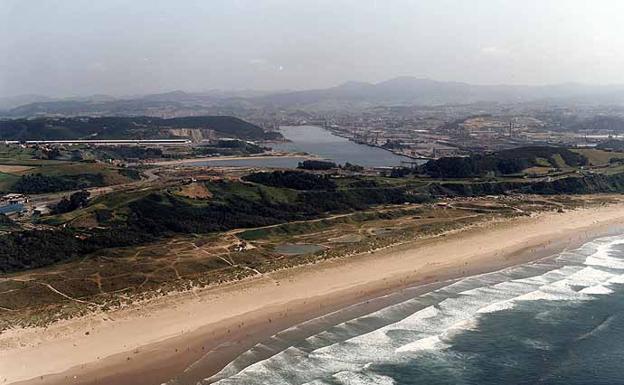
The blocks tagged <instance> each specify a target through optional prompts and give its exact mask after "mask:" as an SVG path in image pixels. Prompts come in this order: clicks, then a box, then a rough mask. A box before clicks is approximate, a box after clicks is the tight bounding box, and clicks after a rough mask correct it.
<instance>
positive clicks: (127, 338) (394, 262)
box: [0, 204, 624, 385]
mask: <svg viewBox="0 0 624 385" xmlns="http://www.w3.org/2000/svg"><path fill="white" fill-rule="evenodd" d="M623 225H624V205H622V204H614V205H607V206H602V207H597V208H587V209H578V210H572V211H568V212H565V213H541V214H538V215H535V216H532V217H523V218H516V219H512V220H509V221H505V222H500V221H498V222H490V223H486V224H484V225H483V226H480V227H476V228H471V229H467V230H464V231H460V232H456V233H453V234H447V235H445V236H441V237H435V238H431V239H423V240H418V241H414V242H411V243H407V244H403V245H400V246H396V247H392V248H388V249H385V250H382V251H379V252H375V253H367V254H362V255H358V256H354V257H350V258H344V259H335V260H329V261H324V262H321V263H318V264H316V265H308V266H301V267H297V268H293V269H289V270H283V271H277V272H273V273H269V274H265V275H263V276H261V277H254V278H251V279H247V280H244V281H241V282H237V283H231V284H226V285H222V286H219V287H213V288H207V289H203V290H195V291H193V292H186V293H177V294H172V295H168V296H166V297H163V298H159V299H156V300H152V301H149V302H145V303H141V304H137V305H136V306H133V307H131V308H127V309H122V310H117V311H113V312H110V313H106V314H105V313H97V314H91V315H88V316H85V317H82V318H79V319H73V320H66V321H59V322H57V323H55V324H52V325H50V326H49V327H47V328H31V329H14V330H8V331H6V332H4V333H2V334H0V383H4V384H12V383H18V382H19V383H24V384H95V383H97V384H115V385H124V384H133V385H138V384H160V383H162V382H164V381H166V380H168V379H170V378H172V377H174V376H175V375H177V374H179V373H180V372H181V371H183V370H184V368H186V367H187V366H188V365H189V364H191V363H192V362H194V361H195V360H197V359H198V358H199V357H202V356H203V355H204V354H206V353H207V352H209V351H213V350H214V349H215V348H216V347H217V346H218V347H219V348H218V349H217V350H216V351H213V352H212V353H211V360H210V365H209V366H210V367H209V368H204V370H208V371H213V372H214V371H217V370H219V369H220V368H221V367H222V366H224V365H225V364H226V363H227V362H228V361H229V360H231V359H233V358H234V357H235V356H236V355H237V354H239V353H240V352H242V351H244V350H245V349H247V348H248V347H249V346H252V345H253V344H254V343H256V342H258V341H261V340H263V339H265V338H267V337H269V336H271V335H273V334H275V333H276V332H278V331H280V330H283V329H285V328H287V327H289V326H292V325H294V324H297V323H300V322H302V321H304V320H306V319H310V318H312V317H316V316H320V315H322V314H326V313H329V312H331V311H334V310H337V309H340V308H343V307H345V306H348V305H350V304H354V303H358V302H362V301H366V300H369V299H372V298H375V297H379V296H381V295H383V294H386V293H389V292H393V291H396V290H400V289H401V288H405V287H407V286H413V285H419V284H428V283H434V282H439V281H444V280H448V279H454V278H460V277H463V276H468V275H474V274H479V273H483V272H488V271H494V270H498V269H501V268H504V267H507V266H511V265H515V264H519V263H524V262H527V261H531V260H537V259H540V258H543V257H546V256H549V255H552V254H554V253H556V252H558V251H560V250H562V249H564V248H570V247H575V246H578V245H580V244H581V243H583V242H585V241H587V240H588V239H591V238H595V237H598V236H602V235H606V234H612V233H622V232H624V227H623Z"/></svg>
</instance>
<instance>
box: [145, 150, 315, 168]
mask: <svg viewBox="0 0 624 385" xmlns="http://www.w3.org/2000/svg"><path fill="white" fill-rule="evenodd" d="M299 158H305V159H318V157H316V156H313V155H306V154H291V153H275V152H270V153H264V154H258V155H249V156H212V157H199V158H188V159H176V160H164V161H157V162H149V163H147V164H150V165H154V166H175V165H185V164H194V163H203V162H205V163H210V162H221V161H231V160H252V159H299Z"/></svg>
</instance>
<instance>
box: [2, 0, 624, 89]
mask: <svg viewBox="0 0 624 385" xmlns="http://www.w3.org/2000/svg"><path fill="white" fill-rule="evenodd" d="M181 4H183V5H184V6H183V7H182V6H181ZM623 11H624V3H623V2H620V1H617V0H604V1H601V2H599V3H596V2H589V1H583V0H546V1H538V0H529V1H525V2H514V1H509V0H476V1H471V2H465V1H461V0H441V1H409V0H396V1H393V2H392V3H390V4H388V2H381V1H374V0H363V1H355V0H344V1H340V2H336V1H330V0H320V1H315V2H314V3H311V2H307V1H306V2H304V1H287V0H271V1H264V2H262V4H259V2H255V1H251V0H238V1H227V0H214V1H210V2H202V1H199V0H184V1H181V2H180V1H178V2H176V3H175V4H173V3H172V2H168V1H148V0H136V1H132V2H126V1H122V0H110V1H106V2H90V3H85V2H80V1H78V0H50V1H43V0H33V1H28V2H23V1H18V0H5V1H3V2H2V3H0V20H2V26H0V36H2V37H3V38H2V39H0V52H2V53H3V54H2V55H0V97H7V96H15V95H23V94H42V95H48V96H52V97H64V96H84V95H92V94H109V95H114V96H123V95H137V94H148V93H158V92H167V91H172V90H184V91H189V92H201V91H206V90H211V89H223V90H241V89H256V90H283V89H290V90H301V89H315V88H326V87H332V86H336V85H338V84H341V83H344V82H347V81H362V82H372V83H376V82H380V81H385V80H388V79H391V78H395V77H398V76H414V77H417V78H427V79H435V80H440V81H458V82H465V83H470V84H508V85H514V84H515V85H519V84H522V85H546V84H558V83H569V82H574V83H583V84H624V73H623V72H622V71H621V68H623V65H624V51H622V50H617V49H615V48H616V47H622V46H624V34H622V33H621V32H622V28H621V27H620V23H619V20H618V15H620V14H621V13H622V12H623Z"/></svg>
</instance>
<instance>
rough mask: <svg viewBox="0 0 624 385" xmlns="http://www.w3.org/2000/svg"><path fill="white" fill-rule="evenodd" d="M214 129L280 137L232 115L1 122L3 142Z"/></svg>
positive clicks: (244, 135)
mask: <svg viewBox="0 0 624 385" xmlns="http://www.w3.org/2000/svg"><path fill="white" fill-rule="evenodd" d="M184 129H201V130H212V131H214V132H215V133H216V134H217V135H218V136H221V137H233V138H239V139H246V140H267V139H276V138H279V137H281V135H280V134H279V133H276V132H265V131H264V130H263V129H262V128H261V127H258V126H256V125H254V124H251V123H249V122H246V121H244V120H241V119H238V118H235V117H232V116H193V117H183V118H171V119H161V118H153V117H145V116H142V117H141V116H140V117H98V118H87V117H84V118H50V117H48V118H36V119H12V120H0V139H2V140H49V139H158V138H172V137H175V135H173V132H175V130H184Z"/></svg>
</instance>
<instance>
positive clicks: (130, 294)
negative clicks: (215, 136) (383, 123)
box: [0, 192, 610, 329]
mask: <svg viewBox="0 0 624 385" xmlns="http://www.w3.org/2000/svg"><path fill="white" fill-rule="evenodd" d="M143 193H144V192H135V193H130V194H126V195H116V196H115V199H114V200H110V199H109V198H104V197H103V198H101V199H99V200H98V201H97V202H96V203H95V205H94V207H108V208H110V207H114V206H115V205H123V204H124V202H127V201H129V200H132V199H137V198H138V197H139V196H140V195H141V194H143ZM609 199H610V198H607V197H595V198H593V199H592V198H590V199H588V198H587V197H560V196H557V197H551V198H542V197H530V196H527V197H522V198H519V197H516V198H514V197H500V198H472V199H471V198H464V199H453V200H448V201H444V202H441V203H437V204H422V205H420V204H414V205H398V206H383V207H377V208H374V209H371V210H365V211H359V212H354V213H348V214H340V215H334V216H329V217H326V218H322V219H316V220H309V221H300V222H295V223H292V222H291V223H286V224H281V225H275V226H268V227H263V228H257V229H244V230H243V229H241V230H232V231H228V232H221V233H212V234H205V235H179V236H175V237H171V238H166V239H162V240H161V241H158V242H154V243H149V244H144V245H141V246H135V247H124V248H116V249H103V250H100V251H98V252H95V253H93V254H91V255H88V256H85V257H84V258H83V259H81V260H78V261H74V262H70V263H65V264H60V265H56V266H51V267H48V268H44V269H38V270H31V271H28V272H25V273H17V274H11V275H8V276H5V277H3V279H2V280H0V307H1V308H3V309H10V311H4V312H0V329H3V328H6V327H8V326H16V325H44V324H45V323H46V322H49V321H50V320H52V319H58V318H63V317H70V316H75V315H79V314H82V313H84V312H86V311H88V310H93V309H97V308H102V309H106V308H110V307H115V306H119V305H121V304H122V303H125V302H128V301H132V300H135V299H137V298H146V297H149V296H154V295H162V294H163V293H165V292H168V291H170V290H179V289H188V288H190V287H192V286H206V285H213V284H218V283H221V282H225V281H231V280H238V279H242V278H244V277H248V276H252V275H257V274H262V273H263V272H267V271H272V270H275V269H280V268H284V267H289V266H294V265H299V264H304V263H310V262H315V261H319V260H322V259H328V258H338V257H346V256H349V255H353V254H355V253H361V252H368V251H370V250H374V249H379V248H382V247H386V246H389V245H393V244H398V243H402V242H407V241H412V240H415V239H418V238H423V237H430V236H433V235H438V234H441V233H444V232H448V231H453V230H457V229H460V228H465V227H466V226H475V225H478V224H479V223H481V222H483V221H486V220H491V219H496V218H498V219H504V218H510V217H515V216H522V215H528V214H530V213H532V212H535V211H542V210H560V209H561V208H573V207H578V206H585V205H591V204H600V203H602V202H604V201H606V200H609ZM82 213H83V214H85V211H83V212H82ZM289 244H295V245H302V244H305V245H318V246H320V251H318V252H315V253H312V254H300V255H284V254H282V253H279V252H276V251H275V249H276V247H277V246H280V245H289ZM56 291H59V292H61V293H63V294H64V295H66V297H62V296H60V295H59V294H58V293H56Z"/></svg>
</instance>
